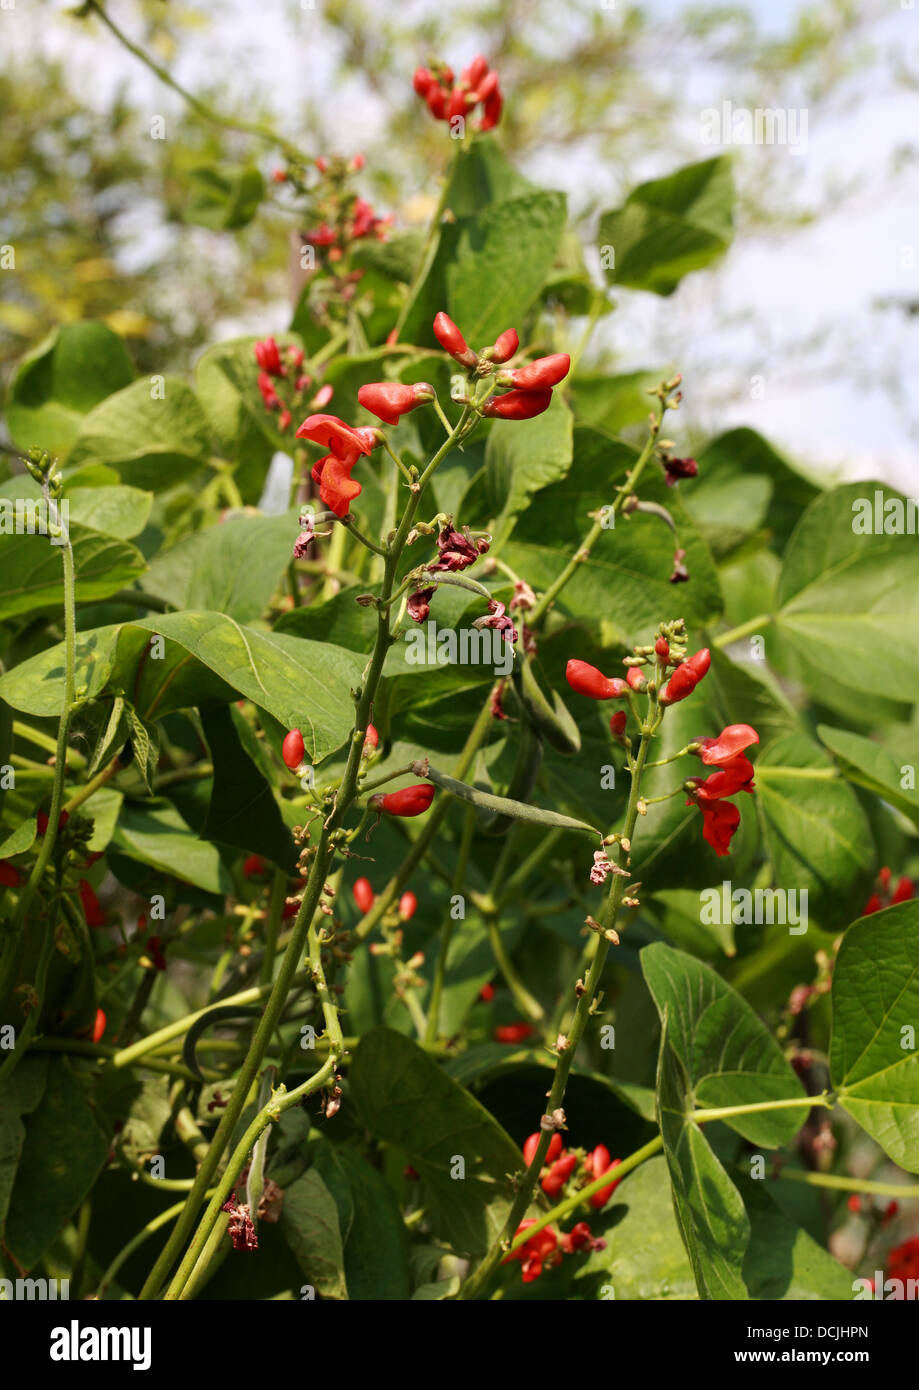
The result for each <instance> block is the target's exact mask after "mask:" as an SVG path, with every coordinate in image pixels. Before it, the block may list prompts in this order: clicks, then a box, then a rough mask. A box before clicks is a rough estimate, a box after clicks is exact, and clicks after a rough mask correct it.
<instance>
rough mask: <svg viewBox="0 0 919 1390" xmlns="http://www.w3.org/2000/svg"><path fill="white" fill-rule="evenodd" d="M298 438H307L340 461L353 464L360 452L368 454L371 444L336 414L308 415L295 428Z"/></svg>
mask: <svg viewBox="0 0 919 1390" xmlns="http://www.w3.org/2000/svg"><path fill="white" fill-rule="evenodd" d="M297 438H298V439H309V440H310V441H311V442H312V443H313V444H318V445H319V446H320V448H323V449H329V450H330V451H331V452H332V454H333V455H334V457H335V458H337V459H340V460H341V462H342V463H346V464H348V465H349V466H353V465H354V464H355V463H357V460H358V458H359V457H360V456H361V454H369V453H370V451H371V449H372V448H373V444H372V443H371V442H369V441H368V440H367V439H366V438H365V437H364V434H363V433H362V432H361V431H360V430H356V429H354V428H353V426H351V425H346V424H345V422H344V420H339V418H338V416H337V415H310V416H308V417H307V418H306V419H305V420H304V421H303V424H302V425H301V426H300V428H299V429H298V430H297Z"/></svg>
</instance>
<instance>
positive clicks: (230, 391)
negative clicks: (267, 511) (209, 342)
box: [195, 334, 288, 503]
mask: <svg viewBox="0 0 919 1390" xmlns="http://www.w3.org/2000/svg"><path fill="white" fill-rule="evenodd" d="M256 341H257V340H256V338H255V337H246V338H231V339H229V340H228V341H226V342H223V343H215V344H214V346H213V347H210V348H208V350H207V352H205V353H203V354H202V355H201V357H199V358H198V361H197V363H196V364H195V394H196V395H197V397H198V400H199V402H200V404H201V407H202V409H203V411H204V413H205V415H206V416H207V420H208V424H209V425H210V427H211V429H212V430H213V431H214V434H215V435H216V436H217V440H218V442H219V445H220V453H221V455H222V457H223V458H225V459H230V460H232V461H233V462H235V463H236V465H237V467H236V471H235V473H234V477H235V480H236V483H237V485H238V487H239V488H240V491H241V492H242V495H243V499H244V500H245V501H246V502H247V503H255V502H257V501H258V499H259V497H260V496H261V491H262V486H263V483H264V478H265V473H266V471H267V468H268V463H269V460H270V458H271V453H272V441H273V439H274V436H273V434H272V431H273V428H274V421H275V420H276V418H277V417H274V419H273V418H272V417H271V414H270V412H269V411H267V410H266V409H265V405H264V402H263V400H262V398H261V395H260V394H259V390H258V385H257V382H258V370H259V369H258V365H257V363H256V361H255V354H254V344H255V342H256ZM278 341H279V343H286V342H287V341H288V336H287V335H286V334H285V335H281V336H279V338H278Z"/></svg>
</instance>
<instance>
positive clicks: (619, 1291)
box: [573, 1157, 698, 1303]
mask: <svg viewBox="0 0 919 1390" xmlns="http://www.w3.org/2000/svg"><path fill="white" fill-rule="evenodd" d="M668 1183H669V1175H668V1170H667V1160H666V1158H663V1157H659V1158H651V1159H649V1160H648V1161H647V1163H643V1164H642V1165H641V1167H640V1168H636V1169H635V1171H634V1173H630V1174H629V1175H628V1177H627V1178H625V1179H624V1180H623V1182H621V1183H620V1185H619V1186H618V1187H617V1189H616V1191H615V1193H614V1194H613V1197H612V1198H611V1200H610V1201H609V1202H608V1203H607V1205H606V1206H605V1207H604V1208H603V1211H602V1213H600V1214H599V1220H597V1218H596V1217H595V1216H593V1215H592V1216H591V1219H590V1228H591V1231H592V1233H593V1234H594V1235H595V1236H599V1237H601V1238H602V1239H603V1240H605V1241H606V1249H605V1250H596V1251H594V1252H593V1253H592V1254H590V1255H589V1256H588V1257H587V1259H586V1261H585V1262H584V1264H583V1266H582V1268H581V1270H580V1271H579V1272H578V1274H577V1277H576V1279H575V1283H574V1286H573V1291H574V1292H575V1293H576V1294H579V1293H580V1289H581V1287H582V1286H584V1285H585V1282H586V1281H588V1280H589V1281H590V1284H591V1287H592V1286H593V1285H594V1284H598V1285H600V1286H601V1289H602V1288H604V1287H605V1286H611V1287H612V1292H613V1294H614V1296H615V1299H616V1302H617V1303H618V1302H619V1301H620V1300H635V1301H646V1300H653V1301H654V1302H663V1301H665V1300H668V1299H695V1298H697V1297H698V1292H697V1289H696V1281H695V1279H694V1278H693V1272H692V1265H691V1264H690V1261H689V1256H688V1255H687V1254H686V1247H685V1245H684V1244H683V1241H682V1238H681V1236H680V1228H679V1226H678V1225H677V1221H676V1216H675V1215H674V1210H673V1204H672V1203H671V1202H668V1201H667V1199H666V1196H664V1195H663V1194H664V1193H666V1190H667V1185H668ZM601 1296H602V1293H601ZM607 1296H608V1295H607Z"/></svg>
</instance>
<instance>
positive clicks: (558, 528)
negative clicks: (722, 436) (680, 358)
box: [502, 426, 722, 645]
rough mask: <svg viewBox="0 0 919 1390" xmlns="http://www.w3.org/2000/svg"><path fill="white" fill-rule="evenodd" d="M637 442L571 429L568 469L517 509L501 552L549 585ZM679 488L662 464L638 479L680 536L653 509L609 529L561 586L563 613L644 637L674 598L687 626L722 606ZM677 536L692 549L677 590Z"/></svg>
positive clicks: (611, 637) (604, 632)
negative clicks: (686, 572) (668, 483)
mask: <svg viewBox="0 0 919 1390" xmlns="http://www.w3.org/2000/svg"><path fill="white" fill-rule="evenodd" d="M635 459H636V454H635V451H634V449H632V448H631V447H630V446H629V445H627V444H625V443H623V441H622V440H614V439H612V438H611V437H609V436H607V435H605V434H602V433H600V431H598V430H594V429H590V428H587V427H583V426H579V427H577V428H576V429H575V431H574V462H573V464H572V466H571V469H570V470H569V472H568V475H567V477H565V478H563V479H562V480H561V481H560V482H557V483H552V484H551V485H550V486H549V487H544V488H543V489H542V491H540V492H538V493H537V494H536V496H535V497H534V498H533V500H532V502H531V503H530V505H529V507H528V508H527V510H526V511H525V512H524V513H523V514H522V516H520V518H519V519H518V521H517V524H516V526H515V527H514V531H513V533H512V535H511V537H510V539H509V540H508V542H507V544H506V545H505V547H504V549H503V551H502V558H503V559H504V560H505V561H506V562H507V563H508V564H509V565H510V566H511V568H512V569H514V570H515V571H516V572H517V573H518V574H519V575H521V576H522V577H523V578H525V579H526V580H527V581H528V582H529V583H530V584H532V585H533V587H534V588H540V589H545V588H548V586H549V585H550V584H551V583H552V581H553V580H554V579H556V578H557V577H558V575H559V574H560V573H561V571H562V570H563V569H564V568H565V566H566V565H567V564H568V561H569V560H570V559H571V556H572V555H573V554H575V552H576V551H577V550H578V549H579V547H580V545H581V543H582V541H583V538H584V535H585V533H586V532H587V531H588V530H589V529H590V526H591V513H596V512H597V511H598V510H599V509H600V508H601V507H603V506H610V505H611V504H612V501H613V498H614V495H615V492H614V489H615V487H616V486H617V485H618V484H619V483H620V482H621V481H622V478H623V475H624V473H625V470H626V469H627V468H631V467H633V466H634V464H635ZM675 491H678V489H674V488H668V487H667V486H666V485H665V483H664V481H663V477H662V475H661V474H660V470H658V472H657V476H656V477H655V476H654V474H653V473H652V472H651V471H650V468H649V471H648V473H646V474H644V475H643V477H642V483H641V493H642V497H643V498H645V499H647V500H650V501H655V502H660V503H661V504H662V505H664V506H666V507H667V508H668V510H669V511H670V512H671V514H672V515H673V518H674V522H675V524H676V528H677V535H676V537H674V535H673V533H672V532H671V531H670V529H669V527H667V526H666V525H665V524H664V522H663V521H661V520H660V519H659V518H658V517H656V516H646V515H642V514H640V513H636V514H635V515H634V516H632V517H631V518H629V519H626V518H622V517H620V519H619V520H618V521H617V523H616V525H615V527H610V529H609V530H608V531H604V533H603V535H602V536H601V537H600V538H599V540H598V541H597V543H596V545H595V546H594V548H593V551H592V553H591V556H590V559H589V560H587V561H585V562H584V563H583V564H580V565H579V566H578V568H577V570H576V571H575V573H574V574H573V575H572V576H571V579H570V580H569V581H568V583H567V584H566V585H565V588H564V589H563V590H562V592H561V594H560V595H559V597H558V599H557V601H556V605H555V609H556V611H557V612H558V613H559V614H563V615H565V616H568V617H576V618H581V619H584V620H585V621H587V622H588V623H590V624H591V625H592V626H593V627H595V628H596V629H597V631H598V633H599V636H600V639H601V640H602V641H603V642H604V643H612V642H622V643H623V644H625V643H626V642H628V643H629V644H630V645H631V643H633V642H635V641H636V640H647V639H646V637H641V638H639V637H638V635H637V634H638V633H639V632H642V633H647V632H648V631H649V630H653V627H655V626H656V625H657V624H658V623H659V622H660V620H661V614H666V613H671V612H673V611H674V606H675V605H676V606H677V611H678V612H679V613H680V614H681V616H682V617H684V618H685V619H686V621H687V623H688V624H690V625H691V626H694V625H699V624H704V623H707V622H709V621H711V619H712V618H713V617H715V616H716V615H717V614H719V613H720V612H721V607H722V599H721V590H720V586H719V583H718V575H717V572H716V570H715V566H714V564H713V563H712V558H711V555H710V554H709V551H708V547H707V546H706V545H705V543H704V541H703V540H702V538H701V537H700V536H699V534H698V532H697V531H696V528H695V526H694V525H693V523H692V522H691V521H690V519H689V517H688V516H687V515H686V513H685V511H684V509H683V506H682V503H681V502H680V499H679V497H678V496H677V497H675V496H674V495H673V494H674V492H675ZM676 545H679V546H681V547H682V548H683V549H684V550H685V551H686V564H687V567H688V569H689V573H690V575H691V576H692V578H691V581H690V582H689V583H688V584H681V585H680V586H679V592H678V594H675V590H674V586H673V585H672V584H671V583H670V574H671V571H672V569H673V552H674V549H675V547H676Z"/></svg>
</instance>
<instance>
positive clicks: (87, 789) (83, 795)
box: [63, 753, 121, 816]
mask: <svg viewBox="0 0 919 1390" xmlns="http://www.w3.org/2000/svg"><path fill="white" fill-rule="evenodd" d="M120 766H121V763H120V760H119V754H117V753H116V754H115V756H114V758H112V760H111V762H110V763H107V764H106V766H105V767H104V768H103V769H102V771H101V772H97V773H96V775H95V777H91V778H90V780H89V781H88V782H85V783H84V784H83V786H82V787H81V788H80V790H79V791H78V792H74V794H73V796H72V797H71V798H70V800H69V801H68V802H66V803H65V805H64V807H63V809H64V810H65V811H66V812H67V815H68V816H72V815H73V813H74V811H77V810H79V808H80V807H81V806H82V805H83V803H84V801H88V800H89V798H90V797H91V796H93V795H94V793H96V792H97V791H98V790H99V788H100V787H104V786H105V784H106V782H110V781H111V780H112V778H113V777H114V776H115V774H116V772H117V771H118V770H119V768H120Z"/></svg>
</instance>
